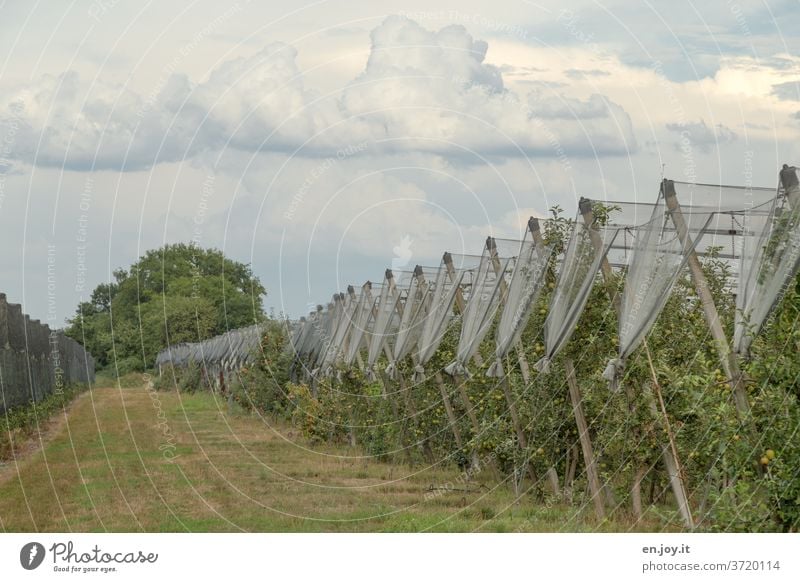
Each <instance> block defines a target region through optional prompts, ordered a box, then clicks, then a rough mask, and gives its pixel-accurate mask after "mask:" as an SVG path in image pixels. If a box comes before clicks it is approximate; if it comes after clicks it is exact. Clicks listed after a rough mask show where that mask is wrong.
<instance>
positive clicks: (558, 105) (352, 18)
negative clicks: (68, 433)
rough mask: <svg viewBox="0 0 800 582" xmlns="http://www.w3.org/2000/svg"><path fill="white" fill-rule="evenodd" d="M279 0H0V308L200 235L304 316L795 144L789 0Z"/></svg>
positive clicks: (70, 293)
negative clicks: (349, 293)
mask: <svg viewBox="0 0 800 582" xmlns="http://www.w3.org/2000/svg"><path fill="white" fill-rule="evenodd" d="M279 4H281V3H277V2H270V3H261V2H248V1H245V0H240V1H239V2H235V3H221V2H212V1H206V0H197V1H195V2H182V3H177V2H174V3H173V2H170V3H164V2H132V1H128V0H94V1H89V0H86V1H84V0H74V1H72V2H69V1H61V0H58V1H57V0H45V1H39V2H36V1H30V0H11V1H6V2H0V55H2V56H0V63H1V64H0V245H2V248H3V251H4V252H2V253H0V281H1V282H2V283H0V291H4V292H6V293H7V294H8V296H9V300H11V301H14V302H20V303H23V305H24V308H25V310H26V311H27V312H29V313H31V314H32V315H33V316H34V317H39V318H42V319H47V320H50V321H51V323H52V322H55V323H57V324H60V323H61V322H63V320H64V318H65V317H67V316H69V315H71V314H72V313H73V311H74V309H75V305H76V304H77V302H78V301H79V300H80V299H81V298H84V299H85V298H87V297H88V295H89V294H90V293H91V290H92V288H93V287H94V286H95V285H96V284H97V283H99V282H103V281H107V280H108V279H109V278H110V276H111V272H112V271H113V270H114V269H116V268H118V267H127V266H128V265H129V264H130V263H131V262H133V261H134V260H136V258H137V257H138V256H139V255H140V254H141V253H142V252H144V251H145V250H147V249H150V248H155V247H158V246H160V245H162V244H164V243H165V242H177V241H186V242H188V241H192V240H194V241H195V242H197V243H198V244H200V245H203V246H210V247H217V248H221V249H223V250H224V251H225V252H226V253H227V254H228V255H230V256H231V257H233V258H235V259H237V260H240V261H245V262H250V263H252V265H253V268H254V271H255V272H256V274H257V275H259V277H260V278H261V280H262V281H263V283H264V284H265V285H266V287H267V288H268V291H269V296H268V298H267V300H266V305H267V306H270V307H274V308H275V310H276V311H278V312H280V311H284V312H286V313H288V314H289V315H291V316H293V317H296V316H299V315H301V314H303V313H304V312H305V311H307V306H308V305H309V304H313V303H317V302H323V301H327V300H328V299H329V297H330V295H331V294H332V293H333V292H334V291H337V290H339V289H343V288H344V287H345V286H346V285H347V284H348V283H354V284H361V283H363V282H364V281H365V280H367V279H372V280H379V279H380V278H381V276H382V273H383V269H384V268H385V267H389V266H392V265H393V264H394V266H395V267H399V266H403V265H404V264H406V265H408V267H413V265H414V264H415V263H421V264H436V263H438V258H439V257H440V256H441V253H442V251H444V250H450V251H452V252H456V253H464V252H475V251H477V250H479V249H480V246H481V244H482V242H483V240H484V239H485V237H486V236H487V235H488V234H493V235H495V236H500V237H515V236H517V235H518V234H519V232H520V229H521V228H522V225H523V224H524V221H525V220H527V217H528V216H530V215H532V214H535V215H543V214H545V213H546V212H547V210H548V208H549V207H551V206H553V205H556V204H557V205H560V206H561V207H563V208H564V209H566V211H567V212H569V213H572V212H573V211H574V209H575V206H576V200H577V198H578V197H579V196H581V195H584V196H588V197H592V198H601V199H609V200H642V201H650V200H652V199H653V198H654V197H655V195H656V194H657V190H658V182H659V180H660V178H661V175H662V172H663V174H664V175H665V176H666V177H668V178H672V179H676V180H689V181H693V180H696V181H698V182H705V183H722V184H746V183H751V184H753V185H764V186H774V185H775V184H776V183H777V180H776V171H777V168H778V167H779V165H780V164H782V163H784V162H789V163H798V162H800V139H799V138H800V84H799V81H800V8H799V7H798V3H797V2H796V1H770V2H766V1H753V2H751V1H747V0H734V1H722V0H721V1H707V2H702V3H700V2H685V1H683V0H672V1H670V2H642V3H638V2H635V3H632V2H629V1H627V0H620V1H617V0H614V1H609V2H581V1H575V2H570V3H569V5H570V8H569V9H565V8H563V6H564V5H565V4H567V3H564V2H549V1H543V2H528V1H524V0H497V1H495V2H490V3H487V2H485V1H482V2H477V1H473V0H458V1H445V0H426V1H424V2H417V1H414V0H405V1H403V2H388V1H375V2H369V3H366V2H353V1H347V2H344V1H315V2H302V1H301V2H293V3H282V4H284V6H280V5H279ZM48 275H49V276H50V285H48Z"/></svg>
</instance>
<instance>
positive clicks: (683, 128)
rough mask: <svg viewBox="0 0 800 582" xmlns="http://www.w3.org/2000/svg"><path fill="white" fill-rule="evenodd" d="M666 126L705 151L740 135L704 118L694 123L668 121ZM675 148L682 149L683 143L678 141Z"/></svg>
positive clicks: (732, 140)
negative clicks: (707, 121) (712, 123)
mask: <svg viewBox="0 0 800 582" xmlns="http://www.w3.org/2000/svg"><path fill="white" fill-rule="evenodd" d="M665 127H666V128H667V130H668V131H671V132H672V133H678V134H680V135H681V136H682V137H685V138H687V139H688V140H689V141H690V143H691V144H692V145H694V146H696V147H697V148H698V149H699V150H700V151H702V152H703V153H709V152H710V151H711V150H712V149H713V147H715V146H718V145H720V144H725V143H733V142H734V141H736V140H737V139H738V137H739V136H738V134H737V133H736V132H735V131H733V130H732V129H731V128H729V127H727V126H725V125H722V124H721V123H720V124H717V125H715V126H709V125H707V124H706V122H705V121H703V120H702V119H701V120H700V121H698V122H693V123H668V124H666V126H665ZM675 148H676V149H680V148H681V144H680V143H677V142H676V143H675Z"/></svg>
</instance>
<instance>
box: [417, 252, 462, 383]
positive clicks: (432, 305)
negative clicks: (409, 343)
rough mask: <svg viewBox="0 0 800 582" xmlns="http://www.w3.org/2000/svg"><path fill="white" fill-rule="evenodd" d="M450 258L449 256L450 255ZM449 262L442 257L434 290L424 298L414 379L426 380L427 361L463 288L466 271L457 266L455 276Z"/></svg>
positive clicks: (444, 330)
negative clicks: (458, 268)
mask: <svg viewBox="0 0 800 582" xmlns="http://www.w3.org/2000/svg"><path fill="white" fill-rule="evenodd" d="M448 260H449V259H448ZM446 263H447V262H446V261H444V260H443V261H442V264H441V265H440V266H439V269H438V271H437V272H436V279H435V280H434V282H433V290H432V291H430V292H429V293H428V294H427V298H426V300H425V307H424V309H425V313H424V316H423V319H422V330H421V332H420V336H419V340H418V341H417V350H416V352H417V364H416V366H415V367H414V381H415V382H421V381H423V380H425V365H426V364H427V363H428V362H429V361H430V359H431V358H432V357H433V354H434V353H436V348H438V347H439V344H440V343H441V341H442V339H443V338H444V334H445V332H446V331H447V327H448V325H449V324H450V320H451V319H452V317H453V304H454V303H455V301H456V294H457V293H458V291H459V289H460V288H461V281H462V279H463V278H464V271H460V270H457V271H456V272H455V273H454V277H453V280H452V281H451V280H450V275H449V274H448V271H447V264H446Z"/></svg>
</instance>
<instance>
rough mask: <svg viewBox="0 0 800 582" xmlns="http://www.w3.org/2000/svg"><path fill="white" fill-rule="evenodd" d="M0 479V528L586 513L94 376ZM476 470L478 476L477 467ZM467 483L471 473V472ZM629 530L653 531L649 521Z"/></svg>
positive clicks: (452, 524)
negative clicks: (315, 442) (98, 381)
mask: <svg viewBox="0 0 800 582" xmlns="http://www.w3.org/2000/svg"><path fill="white" fill-rule="evenodd" d="M42 441H43V446H41V447H39V448H38V450H36V451H35V452H30V451H28V452H27V453H24V454H23V458H22V459H20V460H18V463H17V464H14V462H13V461H12V462H11V466H6V467H4V469H3V471H2V476H0V530H2V531H242V530H244V531H401V532H402V531H596V530H603V531H609V530H616V531H619V530H622V531H624V530H627V529H628V528H629V527H630V524H625V523H614V522H612V523H608V522H606V523H603V524H597V523H595V522H593V521H592V519H591V517H589V516H588V511H586V510H581V509H576V508H575V507H566V506H558V505H555V506H553V505H547V504H543V503H541V502H539V503H536V502H534V501H533V500H532V499H531V498H530V497H524V498H523V499H521V500H519V501H517V502H515V497H514V495H513V492H512V488H511V487H510V485H509V484H507V483H505V484H501V485H499V486H498V485H497V484H493V483H491V482H490V481H485V482H483V483H482V484H481V483H473V484H471V485H470V486H469V489H470V490H469V491H463V490H457V491H441V490H440V491H436V492H434V493H431V492H430V491H429V488H430V486H431V485H433V486H436V487H443V486H447V484H448V483H449V484H453V486H454V487H455V488H458V489H464V488H465V486H464V485H463V484H461V483H459V482H458V481H459V473H458V471H457V469H455V468H454V467H444V468H442V467H408V466H407V465H401V464H391V463H383V462H379V461H376V460H373V459H369V458H365V457H363V456H361V455H360V453H359V451H356V450H353V449H350V448H347V447H344V446H337V447H334V446H314V447H313V448H311V447H310V446H309V445H308V443H306V442H304V439H303V438H302V437H300V436H299V435H298V434H297V432H296V431H293V430H292V429H291V428H289V427H287V426H285V425H283V424H277V425H276V424H274V422H273V421H272V420H271V419H262V418H260V417H258V416H253V415H250V414H248V413H244V412H241V411H239V410H236V411H232V412H229V411H228V408H227V405H226V403H225V401H224V400H223V399H221V398H217V397H214V396H213V395H211V394H194V395H185V394H177V393H174V392H153V391H151V390H148V388H147V387H146V385H145V384H137V385H135V386H132V387H119V386H112V385H110V383H109V385H105V386H101V387H96V388H94V389H93V390H91V391H90V392H88V393H85V394H83V395H81V396H80V397H79V399H78V400H77V401H75V402H74V403H73V405H72V406H71V407H70V409H69V413H68V415H67V416H66V418H63V415H62V419H61V420H58V419H57V420H55V421H54V422H53V423H52V424H51V431H50V433H49V434H47V435H45V436H44V437H43V439H42ZM479 477H488V475H486V476H483V475H481V476H479ZM478 481H480V478H479V479H478ZM641 526H642V524H640V526H639V527H637V529H654V530H658V529H660V527H659V525H658V523H657V522H655V521H654V522H652V523H649V525H648V524H645V527H644V528H642V527H641Z"/></svg>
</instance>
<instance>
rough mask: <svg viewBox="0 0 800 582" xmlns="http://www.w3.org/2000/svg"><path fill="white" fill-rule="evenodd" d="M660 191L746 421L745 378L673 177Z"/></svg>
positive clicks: (748, 404) (721, 362) (665, 182)
mask: <svg viewBox="0 0 800 582" xmlns="http://www.w3.org/2000/svg"><path fill="white" fill-rule="evenodd" d="M661 193H662V194H663V196H664V201H665V202H666V204H667V208H668V209H669V214H670V217H671V218H672V223H673V224H674V225H675V230H676V231H677V233H678V237H679V239H680V241H681V244H682V245H683V246H684V249H685V251H687V254H688V261H687V264H688V265H689V273H690V274H691V276H692V281H694V288H695V291H696V292H697V295H698V297H699V298H700V303H701V304H702V306H703V315H704V316H705V319H706V324H707V325H708V329H709V331H710V332H711V336H712V337H713V338H714V343H715V344H716V346H717V354H718V356H719V361H720V364H721V365H722V369H723V370H724V372H725V375H726V376H727V378H728V383H729V384H730V386H731V390H732V391H733V399H734V403H735V404H736V412H737V414H738V415H739V420H740V421H742V422H743V421H745V419H747V418H748V416H749V414H750V402H749V401H748V399H747V389H746V387H745V378H744V376H743V374H742V372H741V370H740V368H739V361H738V359H737V358H736V354H735V353H734V352H733V350H732V349H731V346H730V342H729V341H728V338H727V336H726V335H725V331H724V330H723V328H722V322H721V321H720V317H719V312H718V311H717V306H716V304H715V303H714V297H713V296H712V295H711V288H710V286H709V284H708V280H707V279H706V276H705V274H704V273H703V268H702V266H701V265H700V259H698V258H697V253H696V252H695V251H694V249H693V248H692V243H691V240H690V238H689V229H688V227H687V225H686V220H685V218H684V216H683V213H682V212H681V206H680V204H679V203H678V197H677V195H676V194H675V183H674V182H673V181H672V180H664V181H663V182H661Z"/></svg>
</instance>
